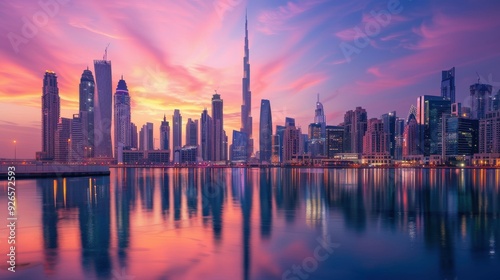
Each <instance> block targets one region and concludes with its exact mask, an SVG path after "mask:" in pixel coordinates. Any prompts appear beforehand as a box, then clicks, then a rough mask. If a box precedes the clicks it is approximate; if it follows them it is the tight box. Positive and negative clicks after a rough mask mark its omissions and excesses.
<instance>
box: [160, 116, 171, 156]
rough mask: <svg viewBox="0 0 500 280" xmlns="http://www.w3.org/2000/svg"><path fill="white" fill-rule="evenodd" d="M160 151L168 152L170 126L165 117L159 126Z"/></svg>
mask: <svg viewBox="0 0 500 280" xmlns="http://www.w3.org/2000/svg"><path fill="white" fill-rule="evenodd" d="M160 150H170V125H169V123H168V121H167V117H166V116H165V115H163V121H162V122H161V124H160Z"/></svg>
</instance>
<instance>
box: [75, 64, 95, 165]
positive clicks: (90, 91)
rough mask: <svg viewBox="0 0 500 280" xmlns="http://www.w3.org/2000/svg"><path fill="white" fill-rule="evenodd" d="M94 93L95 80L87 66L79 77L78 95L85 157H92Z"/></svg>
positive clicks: (93, 148)
mask: <svg viewBox="0 0 500 280" xmlns="http://www.w3.org/2000/svg"><path fill="white" fill-rule="evenodd" d="M94 94H95V81H94V76H93V74H92V71H90V70H89V68H88V67H87V69H86V70H83V73H82V77H81V78H80V87H79V97H80V100H79V101H80V102H79V104H80V108H79V113H80V119H81V123H82V134H83V145H84V151H85V155H84V156H85V157H86V158H91V157H94V150H95V147H94V111H95V105H94Z"/></svg>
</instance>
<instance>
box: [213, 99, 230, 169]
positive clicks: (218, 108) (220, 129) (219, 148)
mask: <svg viewBox="0 0 500 280" xmlns="http://www.w3.org/2000/svg"><path fill="white" fill-rule="evenodd" d="M223 112H224V103H223V101H222V99H221V98H220V94H217V93H216V94H214V95H213V97H212V121H213V138H212V139H213V140H212V143H213V148H212V150H213V153H214V154H213V159H212V160H213V161H222V160H225V156H226V153H227V152H224V148H225V145H224V142H225V137H224V115H223Z"/></svg>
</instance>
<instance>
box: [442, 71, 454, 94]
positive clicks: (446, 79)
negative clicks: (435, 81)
mask: <svg viewBox="0 0 500 280" xmlns="http://www.w3.org/2000/svg"><path fill="white" fill-rule="evenodd" d="M441 97H443V98H444V99H446V100H450V102H451V103H455V67H453V68H451V69H450V70H445V71H442V72H441Z"/></svg>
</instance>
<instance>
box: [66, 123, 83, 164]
mask: <svg viewBox="0 0 500 280" xmlns="http://www.w3.org/2000/svg"><path fill="white" fill-rule="evenodd" d="M82 128H83V125H82V119H81V118H80V115H78V114H73V119H72V120H71V128H70V134H71V135H70V136H71V138H70V139H71V150H70V152H69V161H72V162H80V161H82V159H83V158H84V155H85V154H84V150H85V145H84V143H85V142H84V139H83V132H82Z"/></svg>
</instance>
